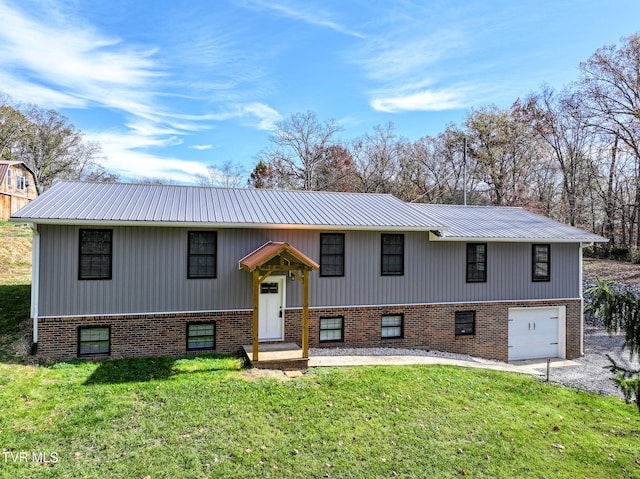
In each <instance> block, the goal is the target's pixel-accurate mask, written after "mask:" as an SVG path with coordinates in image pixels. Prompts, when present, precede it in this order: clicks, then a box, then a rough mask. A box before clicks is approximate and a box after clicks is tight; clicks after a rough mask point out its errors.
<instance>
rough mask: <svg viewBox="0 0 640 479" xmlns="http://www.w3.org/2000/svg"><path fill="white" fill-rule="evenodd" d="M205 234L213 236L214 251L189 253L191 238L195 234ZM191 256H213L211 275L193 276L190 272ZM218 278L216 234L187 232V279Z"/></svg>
mask: <svg viewBox="0 0 640 479" xmlns="http://www.w3.org/2000/svg"><path fill="white" fill-rule="evenodd" d="M202 233H207V234H211V235H213V238H214V251H213V253H192V252H191V236H192V235H196V234H202ZM191 256H213V274H205V275H194V273H192V272H191ZM217 277H218V232H217V231H210V230H201V231H188V232H187V279H215V278H217Z"/></svg>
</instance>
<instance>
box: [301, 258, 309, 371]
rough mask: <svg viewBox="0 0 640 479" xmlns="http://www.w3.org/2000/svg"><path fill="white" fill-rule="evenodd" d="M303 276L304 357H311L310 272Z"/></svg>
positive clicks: (305, 272) (306, 271)
mask: <svg viewBox="0 0 640 479" xmlns="http://www.w3.org/2000/svg"><path fill="white" fill-rule="evenodd" d="M302 274H303V276H302V357H303V358H305V359H306V358H308V357H309V271H308V270H306V269H305V270H304V271H303V273H302Z"/></svg>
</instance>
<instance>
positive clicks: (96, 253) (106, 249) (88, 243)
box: [78, 229, 113, 279]
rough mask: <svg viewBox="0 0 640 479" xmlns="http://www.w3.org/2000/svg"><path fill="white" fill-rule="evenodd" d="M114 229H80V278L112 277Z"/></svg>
mask: <svg viewBox="0 0 640 479" xmlns="http://www.w3.org/2000/svg"><path fill="white" fill-rule="evenodd" d="M112 238H113V231H112V230H98V229H91V230H85V229H82V230H80V261H79V266H78V279H111V265H112V252H113V244H112Z"/></svg>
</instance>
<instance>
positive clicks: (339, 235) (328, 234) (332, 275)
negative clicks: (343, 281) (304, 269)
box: [320, 233, 346, 278]
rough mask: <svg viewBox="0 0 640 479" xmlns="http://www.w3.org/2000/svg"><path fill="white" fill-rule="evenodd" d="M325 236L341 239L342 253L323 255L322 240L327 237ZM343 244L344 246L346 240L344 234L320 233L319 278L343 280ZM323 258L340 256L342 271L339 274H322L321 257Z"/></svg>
mask: <svg viewBox="0 0 640 479" xmlns="http://www.w3.org/2000/svg"><path fill="white" fill-rule="evenodd" d="M327 236H334V237H342V252H341V253H323V252H322V246H323V243H322V238H324V237H327ZM345 244H346V238H345V234H344V233H320V277H323V278H343V277H344V270H345V256H346V255H345ZM325 256H342V271H341V272H340V274H327V273H326V272H323V269H324V268H323V267H322V264H323V260H322V259H323V257H325Z"/></svg>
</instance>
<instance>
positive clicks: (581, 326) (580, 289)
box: [578, 243, 584, 356]
mask: <svg viewBox="0 0 640 479" xmlns="http://www.w3.org/2000/svg"><path fill="white" fill-rule="evenodd" d="M582 248H583V244H582V243H580V254H579V255H578V260H579V261H580V269H579V271H580V273H579V274H578V288H579V290H578V291H579V292H580V356H584V295H583V291H582V290H583V287H582Z"/></svg>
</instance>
